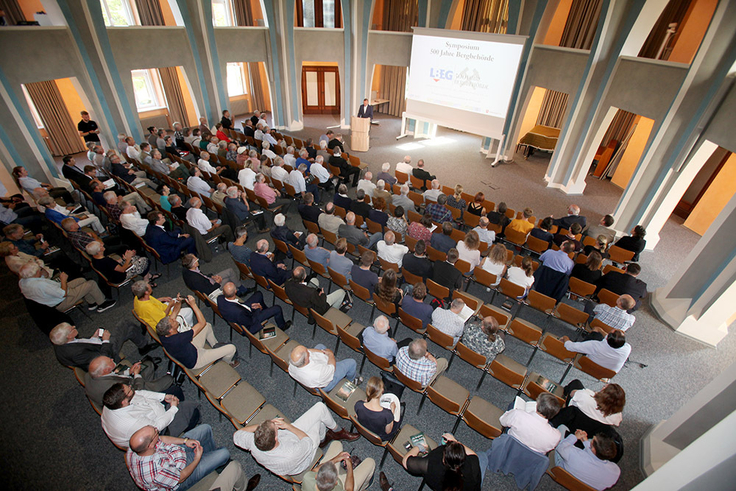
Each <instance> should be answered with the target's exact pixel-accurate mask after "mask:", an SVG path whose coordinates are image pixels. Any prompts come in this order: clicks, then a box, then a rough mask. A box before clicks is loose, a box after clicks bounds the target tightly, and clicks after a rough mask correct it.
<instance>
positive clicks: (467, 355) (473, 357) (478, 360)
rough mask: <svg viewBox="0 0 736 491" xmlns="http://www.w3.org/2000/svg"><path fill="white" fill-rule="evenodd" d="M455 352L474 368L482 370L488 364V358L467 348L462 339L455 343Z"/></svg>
mask: <svg viewBox="0 0 736 491" xmlns="http://www.w3.org/2000/svg"><path fill="white" fill-rule="evenodd" d="M455 352H456V353H457V355H458V356H459V357H460V358H462V359H463V360H465V361H466V362H468V363H470V364H471V365H473V366H474V367H475V368H479V369H481V370H483V369H484V368H485V367H486V365H487V364H488V359H487V358H486V357H485V356H483V355H481V354H480V353H477V352H475V351H473V350H472V349H470V348H468V347H467V346H465V345H464V344H463V343H462V341H460V342H458V343H457V344H456V345H455Z"/></svg>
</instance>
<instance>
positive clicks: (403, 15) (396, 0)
mask: <svg viewBox="0 0 736 491" xmlns="http://www.w3.org/2000/svg"><path fill="white" fill-rule="evenodd" d="M337 1H339V0H337ZM418 22H419V7H418V1H417V0H384V2H383V30H384V31H398V32H411V28H412V26H416V25H418Z"/></svg>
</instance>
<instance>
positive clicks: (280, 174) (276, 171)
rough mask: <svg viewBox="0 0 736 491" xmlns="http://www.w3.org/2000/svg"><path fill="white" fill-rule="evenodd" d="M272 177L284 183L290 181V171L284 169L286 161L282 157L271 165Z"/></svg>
mask: <svg viewBox="0 0 736 491" xmlns="http://www.w3.org/2000/svg"><path fill="white" fill-rule="evenodd" d="M271 178H272V179H276V180H277V181H281V182H282V183H284V182H289V172H288V171H287V170H286V169H284V161H283V160H282V159H278V161H276V162H274V164H273V167H271Z"/></svg>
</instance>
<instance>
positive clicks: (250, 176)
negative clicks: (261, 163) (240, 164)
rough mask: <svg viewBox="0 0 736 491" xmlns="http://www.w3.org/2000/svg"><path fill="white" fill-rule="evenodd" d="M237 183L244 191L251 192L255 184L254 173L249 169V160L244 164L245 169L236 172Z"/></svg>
mask: <svg viewBox="0 0 736 491" xmlns="http://www.w3.org/2000/svg"><path fill="white" fill-rule="evenodd" d="M238 182H239V183H240V185H241V186H243V187H244V188H246V189H250V190H251V191H253V186H254V185H255V184H256V173H255V172H254V171H253V169H251V168H250V160H249V161H248V162H247V163H246V164H245V168H244V169H241V170H240V172H238Z"/></svg>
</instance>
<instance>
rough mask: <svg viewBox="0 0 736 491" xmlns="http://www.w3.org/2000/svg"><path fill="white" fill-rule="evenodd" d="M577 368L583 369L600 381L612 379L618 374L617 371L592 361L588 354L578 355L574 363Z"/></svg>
mask: <svg viewBox="0 0 736 491" xmlns="http://www.w3.org/2000/svg"><path fill="white" fill-rule="evenodd" d="M573 365H574V366H575V368H577V369H579V370H582V371H583V372H585V373H587V374H588V375H590V376H591V377H593V378H597V379H598V380H600V381H604V380H607V379H611V378H613V377H614V376H615V375H616V372H614V371H613V370H611V369H610V368H604V367H602V366H600V365H599V364H597V363H596V362H594V361H592V360H591V359H590V358H588V357H587V356H578V357H576V358H575V362H574V363H573Z"/></svg>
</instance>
